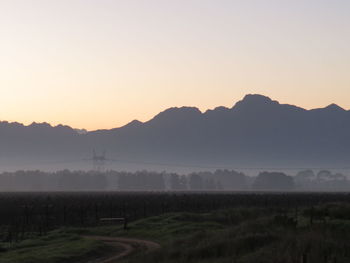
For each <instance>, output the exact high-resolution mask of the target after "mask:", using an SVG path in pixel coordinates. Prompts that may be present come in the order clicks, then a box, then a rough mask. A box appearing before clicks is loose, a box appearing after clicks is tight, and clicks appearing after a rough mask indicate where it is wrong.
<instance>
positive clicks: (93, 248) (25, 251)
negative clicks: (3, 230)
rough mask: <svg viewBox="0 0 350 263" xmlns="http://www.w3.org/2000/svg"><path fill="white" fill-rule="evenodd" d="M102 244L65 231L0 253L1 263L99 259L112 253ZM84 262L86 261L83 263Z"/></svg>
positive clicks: (26, 242) (30, 240)
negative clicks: (94, 257) (92, 257)
mask: <svg viewBox="0 0 350 263" xmlns="http://www.w3.org/2000/svg"><path fill="white" fill-rule="evenodd" d="M110 252H111V249H110V248H109V247H107V246H106V245H104V244H103V243H102V242H98V241H95V240H89V239H84V238H82V237H80V236H78V235H74V234H68V233H66V232H64V231H60V230H58V231H53V232H51V233H49V234H48V235H46V236H43V237H41V238H36V239H28V240H24V241H22V242H20V243H18V244H16V245H15V246H13V247H11V248H9V249H8V250H7V251H3V252H1V253H0V262H1V263H63V262H79V261H80V260H83V259H87V258H90V257H91V256H96V257H98V256H99V255H100V256H102V255H105V254H106V253H110ZM82 262H84V260H83V261H82Z"/></svg>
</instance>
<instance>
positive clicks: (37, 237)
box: [0, 192, 350, 263]
mask: <svg viewBox="0 0 350 263" xmlns="http://www.w3.org/2000/svg"><path fill="white" fill-rule="evenodd" d="M349 204H350V194H347V193H278V192H274V193H271V192H270V193H269V192H236V193H234V192H79V193H78V192H51V193H43V192H41V193H24V192H23V193H1V195H0V207H1V216H0V220H1V221H0V224H1V239H2V240H1V252H0V262H9V263H14V262H28V263H29V262H57V263H58V262H66V261H64V260H67V257H68V258H69V259H70V260H71V262H80V261H79V260H81V259H83V258H90V257H93V258H94V257H98V255H105V254H108V253H112V250H111V248H110V247H108V246H107V245H106V244H103V243H101V242H98V241H94V240H86V239H84V238H83V237H82V236H84V235H101V236H116V237H119V236H126V237H133V238H143V239H148V240H153V241H155V242H158V243H160V244H161V245H162V249H160V250H159V251H156V252H152V253H150V254H148V255H146V256H145V257H144V258H143V260H149V262H198V260H201V261H202V260H207V262H232V261H229V260H231V259H232V258H236V260H237V261H236V262H256V261H253V260H254V257H255V256H256V257H257V254H259V253H270V254H271V255H270V254H269V255H268V256H266V257H265V258H266V260H265V261H261V262H277V261H268V260H271V257H272V256H273V255H272V251H273V250H274V249H276V248H277V247H278V246H279V245H281V246H282V244H284V245H285V246H287V248H286V249H287V250H288V251H289V250H290V251H289V252H288V253H292V254H293V255H289V256H288V255H280V256H281V257H285V259H286V261H283V262H300V261H296V258H298V260H299V258H300V257H307V258H309V259H310V260H311V261H307V262H322V261H315V260H316V259H318V258H319V257H321V256H320V255H319V254H320V253H321V250H317V249H316V248H314V245H310V244H311V243H312V242H311V240H312V239H313V240H314V241H315V242H316V243H317V244H318V243H320V242H321V243H322V242H323V239H324V238H325V237H326V236H327V238H328V239H330V240H331V242H333V243H332V244H328V243H327V244H323V243H322V244H321V243H320V244H318V245H317V246H318V247H321V246H325V247H327V249H328V250H327V251H328V252H327V253H328V254H327V255H325V256H324V255H323V254H322V253H323V252H322V253H321V254H322V257H327V258H328V259H327V260H329V258H331V257H336V258H337V260H338V261H337V262H346V261H342V259H344V260H345V259H347V258H348V255H345V254H344V253H345V252H344V253H343V252H341V253H340V252H339V250H338V249H336V248H335V245H334V244H335V243H337V242H338V243H339V242H340V243H339V244H343V243H342V242H343V241H342V240H343V239H344V238H346V237H347V231H348V225H350V221H348V220H350V205H349ZM101 218H125V219H126V220H127V230H125V229H124V228H125V226H124V225H123V224H107V225H106V224H101V221H100V219H101ZM339 231H340V232H341V233H342V234H344V237H341V235H340V234H339V233H340V232H339ZM349 231H350V229H349ZM255 235H258V236H255ZM249 236H250V237H249ZM234 237H235V238H234ZM236 237H237V239H236ZM241 239H242V240H241ZM299 239H300V242H301V243H300V246H301V247H300V248H299V247H298V246H299V243H298V242H299V241H298V242H297V240H299ZM181 240H182V241H181ZM203 240H206V241H205V242H204V241H203ZM277 240H278V242H277ZM302 240H303V241H302ZM191 242H192V243H193V246H191V245H189V243H191ZM242 242H243V243H242ZM276 242H277V243H276ZM293 242H294V243H293ZM295 242H297V243H295ZM310 242H311V243H310ZM182 243H184V244H188V245H187V246H185V245H181V244H182ZM316 243H315V244H316ZM233 244H236V245H233ZM244 244H246V245H247V247H244V248H239V247H241V246H245V245H244ZM343 245H344V246H347V245H346V244H345V243H344V244H343ZM43 246H44V247H46V248H47V249H51V250H52V251H55V252H57V253H58V254H59V255H57V253H47V255H46V254H45V253H44V252H42V247H43ZM208 246H210V247H211V248H212V249H213V250H211V249H209V247H208ZM276 246H277V247H276ZM289 246H290V247H289ZM304 246H305V247H304ZM28 247H30V249H28ZM57 247H59V248H60V249H56V248H57ZM297 247H298V248H297ZM235 249H238V250H237V251H236V252H235V254H232V253H233V252H232V251H235ZM261 249H263V251H261ZM318 249H319V248H318ZM35 251H37V253H36V254H35V255H33V253H34V252H35ZM38 251H41V252H40V253H39V252H38ZM199 251H202V252H203V251H208V253H204V252H203V253H202V252H199ZM242 251H243V252H244V253H243V252H242ZM322 251H323V250H322ZM19 252H20V255H21V257H18V255H19ZM138 254H139V253H136V255H133V256H131V257H130V258H128V260H129V261H130V262H140V261H139V260H140V259H138ZM62 255H65V257H62ZM199 255H200V258H198V257H199ZM254 255H255V256H254ZM178 258H182V261H176V260H178ZM247 258H248V259H247ZM249 258H251V259H249ZM219 259H220V260H221V261H216V260H219ZM255 259H256V258H255ZM288 260H290V261H288ZM293 260H294V261H293ZM83 262H84V261H83ZM144 262H147V261H144ZM305 262H306V261H305ZM324 262H328V261H324Z"/></svg>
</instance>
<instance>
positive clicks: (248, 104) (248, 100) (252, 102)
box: [233, 94, 279, 109]
mask: <svg viewBox="0 0 350 263" xmlns="http://www.w3.org/2000/svg"><path fill="white" fill-rule="evenodd" d="M271 105H279V103H278V102H277V101H274V100H271V99H270V98H269V97H266V96H263V95H259V94H248V95H246V96H245V97H244V98H243V100H241V101H239V102H237V103H236V104H235V106H234V107H233V108H248V109H254V108H261V107H265V106H271Z"/></svg>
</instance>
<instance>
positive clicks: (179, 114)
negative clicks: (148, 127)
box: [152, 107, 202, 121]
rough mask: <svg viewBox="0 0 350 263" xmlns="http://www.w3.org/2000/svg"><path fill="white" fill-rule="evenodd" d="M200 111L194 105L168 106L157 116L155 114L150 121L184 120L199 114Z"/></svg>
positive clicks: (200, 113)
mask: <svg viewBox="0 0 350 263" xmlns="http://www.w3.org/2000/svg"><path fill="white" fill-rule="evenodd" d="M201 115H202V112H201V111H200V110H199V109H198V108H195V107H181V108H178V107H173V108H169V109H167V110H165V111H163V112H161V113H159V114H158V115H157V116H155V117H154V118H153V119H152V121H154V120H184V119H188V118H191V117H197V116H201Z"/></svg>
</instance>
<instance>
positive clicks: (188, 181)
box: [0, 170, 350, 191]
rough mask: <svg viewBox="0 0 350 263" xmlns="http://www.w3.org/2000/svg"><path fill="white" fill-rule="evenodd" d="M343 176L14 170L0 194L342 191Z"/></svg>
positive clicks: (1, 181)
mask: <svg viewBox="0 0 350 263" xmlns="http://www.w3.org/2000/svg"><path fill="white" fill-rule="evenodd" d="M349 189H350V183H349V181H348V180H347V177H346V176H344V175H342V174H339V173H337V174H333V173H331V172H330V171H320V172H318V173H314V172H313V171H311V170H308V171H302V172H299V173H298V174H297V175H296V176H293V177H292V176H288V175H286V174H284V173H280V172H262V173H260V174H259V175H258V176H256V177H249V176H246V175H245V174H243V173H239V172H236V171H233V170H217V171H215V172H197V173H191V174H188V175H179V174H176V173H170V174H169V173H158V172H149V171H139V172H135V173H130V172H117V171H106V172H103V173H102V172H96V171H88V172H86V171H69V170H62V171H58V172H52V173H50V172H42V171H17V172H13V173H8V172H5V173H2V174H0V191H83V190H86V191H88V190H98V191H103V190H140V191H142V190H155V191H162V190H178V191H185V190H196V191H200V190H203V191H205V190H227V191H246V190H281V191H286V190H305V191H307V190H313V191H317V190H319V191H327V190H332V191H345V190H349Z"/></svg>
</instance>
